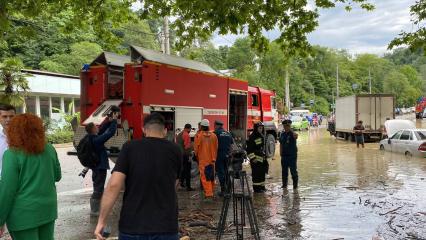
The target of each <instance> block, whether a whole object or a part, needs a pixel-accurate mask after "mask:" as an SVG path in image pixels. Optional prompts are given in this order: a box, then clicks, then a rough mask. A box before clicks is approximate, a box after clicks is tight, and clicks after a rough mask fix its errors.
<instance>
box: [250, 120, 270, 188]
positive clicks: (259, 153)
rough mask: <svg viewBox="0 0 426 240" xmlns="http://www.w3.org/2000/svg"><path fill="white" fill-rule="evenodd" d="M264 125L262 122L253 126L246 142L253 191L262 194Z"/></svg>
mask: <svg viewBox="0 0 426 240" xmlns="http://www.w3.org/2000/svg"><path fill="white" fill-rule="evenodd" d="M263 130H264V125H263V123H262V122H257V123H255V124H254V129H253V132H252V133H251V135H250V137H249V140H248V141H247V154H248V155H247V156H248V157H249V158H250V166H251V171H252V180H253V191H254V192H255V193H263V192H265V191H266V188H265V175H266V169H267V164H268V162H267V160H266V157H265V150H264V146H265V138H264V131H263Z"/></svg>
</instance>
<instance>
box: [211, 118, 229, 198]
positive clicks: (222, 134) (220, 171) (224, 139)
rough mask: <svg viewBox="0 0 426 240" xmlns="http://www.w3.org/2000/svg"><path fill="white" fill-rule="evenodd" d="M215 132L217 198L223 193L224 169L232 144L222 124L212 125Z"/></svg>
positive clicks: (216, 122)
mask: <svg viewBox="0 0 426 240" xmlns="http://www.w3.org/2000/svg"><path fill="white" fill-rule="evenodd" d="M214 128H215V131H214V133H215V134H216V136H217V141H218V145H219V146H218V148H217V159H216V173H217V177H218V178H219V182H220V193H219V196H222V195H223V192H224V191H225V187H226V186H225V177H226V176H225V174H226V168H227V167H228V154H229V151H230V149H231V145H232V143H233V139H232V135H231V133H229V132H227V131H225V129H223V122H222V121H220V120H217V121H215V123H214Z"/></svg>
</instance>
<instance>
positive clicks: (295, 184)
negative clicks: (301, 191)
mask: <svg viewBox="0 0 426 240" xmlns="http://www.w3.org/2000/svg"><path fill="white" fill-rule="evenodd" d="M298 182H299V179H297V178H293V189H297V188H298V185H297V184H298Z"/></svg>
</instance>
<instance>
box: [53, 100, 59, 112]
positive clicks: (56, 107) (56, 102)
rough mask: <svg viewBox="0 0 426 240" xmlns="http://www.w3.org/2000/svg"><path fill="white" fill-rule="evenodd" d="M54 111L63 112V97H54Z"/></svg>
mask: <svg viewBox="0 0 426 240" xmlns="http://www.w3.org/2000/svg"><path fill="white" fill-rule="evenodd" d="M52 113H61V98H59V97H52Z"/></svg>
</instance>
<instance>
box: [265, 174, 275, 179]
mask: <svg viewBox="0 0 426 240" xmlns="http://www.w3.org/2000/svg"><path fill="white" fill-rule="evenodd" d="M272 178H274V177H272V176H271V175H269V174H266V179H272Z"/></svg>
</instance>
